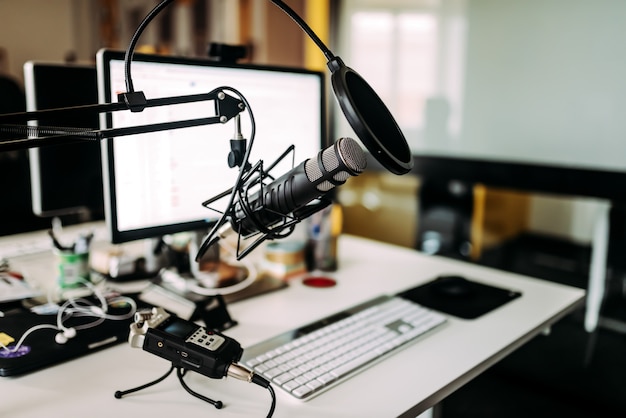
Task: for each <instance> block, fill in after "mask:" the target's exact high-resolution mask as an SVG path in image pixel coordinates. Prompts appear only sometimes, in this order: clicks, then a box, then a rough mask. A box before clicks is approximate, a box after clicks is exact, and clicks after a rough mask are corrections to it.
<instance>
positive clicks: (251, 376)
mask: <svg viewBox="0 0 626 418" xmlns="http://www.w3.org/2000/svg"><path fill="white" fill-rule="evenodd" d="M226 374H227V375H228V376H230V377H234V378H235V379H239V380H243V381H246V382H248V383H254V384H256V385H259V386H262V387H264V388H267V387H268V386H269V385H270V382H269V381H267V380H266V379H264V378H263V377H261V376H259V375H258V374H255V373H254V372H253V371H250V370H248V369H247V368H245V367H243V366H242V365H240V364H237V363H231V365H230V366H228V370H227V372H226Z"/></svg>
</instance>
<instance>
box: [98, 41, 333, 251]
mask: <svg viewBox="0 0 626 418" xmlns="http://www.w3.org/2000/svg"><path fill="white" fill-rule="evenodd" d="M124 57H125V52H124V51H121V50H115V49H108V48H104V49H101V50H99V51H98V53H97V54H96V67H97V73H98V74H97V75H98V91H99V102H100V103H111V102H112V100H113V101H117V100H116V99H117V98H113V99H112V98H111V97H110V94H111V86H110V62H111V61H112V60H116V61H119V60H124ZM135 61H146V62H162V63H166V64H168V63H169V64H182V65H195V66H198V65H200V66H207V67H220V68H240V69H249V70H260V71H276V72H289V73H301V74H310V75H311V76H314V77H316V78H318V79H319V80H320V98H321V100H320V112H321V118H320V133H321V135H320V136H321V137H320V143H319V148H320V149H321V148H323V147H324V146H326V144H327V143H328V142H329V140H328V124H327V118H328V115H327V97H328V94H327V81H326V75H325V73H324V72H322V71H316V70H310V69H305V68H299V67H288V66H276V65H258V64H249V63H230V62H222V61H215V60H211V59H209V58H202V57H182V56H171V55H156V54H134V55H133V61H132V62H135ZM132 62H131V71H132ZM215 87H219V86H215ZM233 87H234V88H236V87H237V86H233ZM102 93H104V95H103V94H102ZM242 93H244V94H245V92H242ZM147 98H148V99H149V98H150V97H147ZM253 110H254V109H253ZM111 125H112V116H111V114H110V113H108V114H104V115H102V116H101V123H100V126H101V128H105V127H110V126H111ZM118 140H124V138H119V139H118ZM114 141H115V139H114V138H111V139H104V140H102V142H101V150H102V170H103V175H102V177H103V186H104V203H105V205H104V206H105V220H106V224H107V229H108V230H109V235H110V236H109V238H110V240H111V242H112V243H114V244H119V243H124V242H130V241H137V240H143V239H150V238H160V237H163V236H166V235H171V234H176V233H181V232H188V231H201V230H208V229H209V228H211V227H212V225H213V224H214V223H215V222H216V221H217V217H216V216H213V217H209V215H210V213H211V212H210V211H209V210H208V209H207V218H205V219H198V220H194V221H189V222H181V223H173V224H169V225H160V226H150V227H146V228H138V229H131V230H124V231H121V230H120V229H119V226H118V220H117V216H116V215H115V214H116V213H117V207H116V201H117V198H116V193H117V191H116V188H115V170H114V164H115V156H114V153H113V144H114ZM255 145H256V146H262V144H261V145H260V144H256V143H255ZM294 145H296V146H297V144H294ZM198 204H201V202H198Z"/></svg>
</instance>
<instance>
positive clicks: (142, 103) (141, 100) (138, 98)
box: [117, 91, 148, 112]
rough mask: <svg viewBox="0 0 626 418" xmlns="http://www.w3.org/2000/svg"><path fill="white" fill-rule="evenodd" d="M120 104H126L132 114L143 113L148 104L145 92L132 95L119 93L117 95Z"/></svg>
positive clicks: (135, 92)
mask: <svg viewBox="0 0 626 418" xmlns="http://www.w3.org/2000/svg"><path fill="white" fill-rule="evenodd" d="M117 100H118V101H119V102H124V103H126V106H127V107H128V109H130V111H131V112H142V111H143V110H144V109H145V108H146V104H147V103H148V102H147V100H146V96H145V95H144V94H143V91H134V92H132V93H119V94H118V95H117Z"/></svg>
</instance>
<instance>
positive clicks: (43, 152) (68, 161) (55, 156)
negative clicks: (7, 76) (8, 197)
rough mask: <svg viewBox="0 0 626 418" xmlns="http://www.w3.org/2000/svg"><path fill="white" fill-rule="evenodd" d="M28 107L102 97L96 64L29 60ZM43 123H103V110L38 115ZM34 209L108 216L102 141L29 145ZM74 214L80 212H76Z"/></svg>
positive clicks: (89, 101) (26, 67)
mask: <svg viewBox="0 0 626 418" xmlns="http://www.w3.org/2000/svg"><path fill="white" fill-rule="evenodd" d="M24 88H25V92H26V107H27V109H28V110H29V111H34V110H45V109H53V108H63V107H71V106H80V105H89V104H95V103H97V102H98V89H97V79H96V68H95V66H94V65H78V64H63V63H46V62H35V61H29V62H27V63H26V64H24ZM38 125H40V126H71V127H80V128H93V129H97V128H98V127H99V121H98V115H97V114H94V115H93V116H89V117H82V118H77V117H72V118H71V119H70V118H61V117H55V118H54V119H53V120H39V121H38ZM29 160H30V179H31V195H32V209H33V212H34V213H35V214H36V215H38V216H42V217H52V216H57V217H64V216H66V215H67V217H66V218H67V219H68V220H69V221H70V223H71V220H72V219H74V218H75V219H76V221H93V220H101V219H104V203H103V198H102V168H101V162H100V144H99V143H97V142H94V141H85V142H80V143H73V144H64V145H52V146H45V147H40V148H31V149H30V150H29ZM70 215H76V216H75V217H73V216H70Z"/></svg>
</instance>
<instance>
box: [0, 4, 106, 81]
mask: <svg viewBox="0 0 626 418" xmlns="http://www.w3.org/2000/svg"><path fill="white" fill-rule="evenodd" d="M90 2H91V0H49V1H41V0H0V47H2V48H4V49H5V50H6V51H7V52H8V60H9V73H10V74H11V75H13V76H14V77H17V78H18V79H20V80H22V79H23V70H22V68H23V65H24V62H26V61H28V60H33V59H36V60H45V61H62V60H63V59H64V58H65V56H66V55H67V54H68V53H76V52H78V48H79V46H80V47H81V48H82V47H84V46H83V44H82V42H84V41H85V39H86V38H89V36H90V33H89V32H88V33H82V37H80V36H76V30H77V24H76V22H77V19H79V17H83V21H85V20H86V18H84V16H83V15H82V13H83V12H84V7H85V6H86V5H87V4H86V3H90ZM82 25H84V23H83V24H81V26H82ZM93 26H96V25H93Z"/></svg>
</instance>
